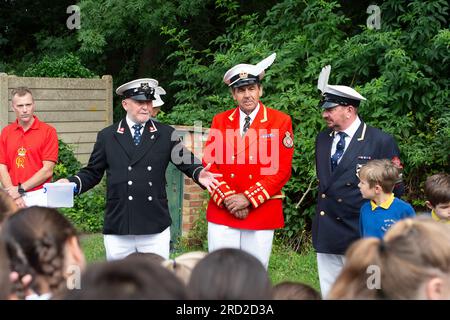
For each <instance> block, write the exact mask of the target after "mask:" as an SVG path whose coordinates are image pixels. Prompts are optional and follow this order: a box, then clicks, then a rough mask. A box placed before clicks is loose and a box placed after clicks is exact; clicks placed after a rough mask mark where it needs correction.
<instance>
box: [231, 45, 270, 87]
mask: <svg viewBox="0 0 450 320" xmlns="http://www.w3.org/2000/svg"><path fill="white" fill-rule="evenodd" d="M276 56H277V54H276V53H272V54H271V55H270V56H268V57H267V58H265V59H263V60H262V61H260V62H259V63H257V64H256V65H253V64H242V63H241V64H238V65H236V66H234V67H232V68H231V69H229V70H228V71H227V72H226V73H225V75H224V76H223V82H225V84H227V85H228V86H233V87H240V86H244V85H249V84H253V83H259V80H261V79H262V78H263V77H264V74H265V71H264V70H266V69H267V68H268V67H270V66H271V65H272V63H273V62H274V60H275V58H276Z"/></svg>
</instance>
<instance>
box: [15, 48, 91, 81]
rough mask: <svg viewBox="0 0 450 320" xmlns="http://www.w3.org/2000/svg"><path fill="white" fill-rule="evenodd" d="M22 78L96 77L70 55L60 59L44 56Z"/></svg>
mask: <svg viewBox="0 0 450 320" xmlns="http://www.w3.org/2000/svg"><path fill="white" fill-rule="evenodd" d="M23 76H24V77H54V78H94V77H96V75H95V74H94V73H93V72H91V71H90V70H89V69H87V68H86V67H84V66H83V65H82V64H81V60H80V58H79V57H78V56H75V55H74V54H72V53H68V54H65V55H64V56H62V57H53V56H45V57H44V58H43V59H42V60H41V61H39V62H38V63H37V64H35V65H31V66H30V67H28V69H26V70H25V71H24V72H23Z"/></svg>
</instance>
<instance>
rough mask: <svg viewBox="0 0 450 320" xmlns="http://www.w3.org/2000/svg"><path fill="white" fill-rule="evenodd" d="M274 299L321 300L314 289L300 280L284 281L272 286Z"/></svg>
mask: <svg viewBox="0 0 450 320" xmlns="http://www.w3.org/2000/svg"><path fill="white" fill-rule="evenodd" d="M273 298H274V300H321V297H320V293H319V292H317V290H316V289H314V288H312V287H310V286H308V285H307V284H304V283H300V282H291V281H284V282H280V283H278V284H277V285H276V286H274V287H273Z"/></svg>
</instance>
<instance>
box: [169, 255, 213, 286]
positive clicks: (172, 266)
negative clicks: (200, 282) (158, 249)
mask: <svg viewBox="0 0 450 320" xmlns="http://www.w3.org/2000/svg"><path fill="white" fill-rule="evenodd" d="M205 256H206V252H202V251H193V252H188V253H184V254H182V255H180V256H178V257H176V258H174V259H169V260H165V261H163V262H162V263H161V264H162V266H163V267H164V268H166V269H168V270H170V271H172V272H173V273H174V274H175V275H176V276H177V277H178V278H179V279H180V280H182V281H183V283H184V284H186V285H187V284H188V282H189V279H190V277H191V273H192V269H194V267H195V266H196V265H197V263H198V262H199V261H200V260H201V259H203V258H204V257H205Z"/></svg>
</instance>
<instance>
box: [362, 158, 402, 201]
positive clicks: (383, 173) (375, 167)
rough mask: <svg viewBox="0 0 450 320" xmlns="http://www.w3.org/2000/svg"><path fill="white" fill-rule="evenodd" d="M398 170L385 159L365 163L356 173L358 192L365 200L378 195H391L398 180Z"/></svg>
mask: <svg viewBox="0 0 450 320" xmlns="http://www.w3.org/2000/svg"><path fill="white" fill-rule="evenodd" d="M399 174H400V173H399V171H398V168H397V167H396V166H395V165H394V164H393V163H392V162H391V161H389V160H387V159H377V160H372V161H369V162H367V163H366V164H365V165H364V166H362V167H361V169H360V170H359V173H358V177H359V180H360V182H359V184H358V187H359V190H361V194H362V196H363V198H365V199H373V198H375V196H376V195H377V194H380V193H391V192H392V190H393V189H394V187H395V184H396V183H397V181H398V179H399Z"/></svg>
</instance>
